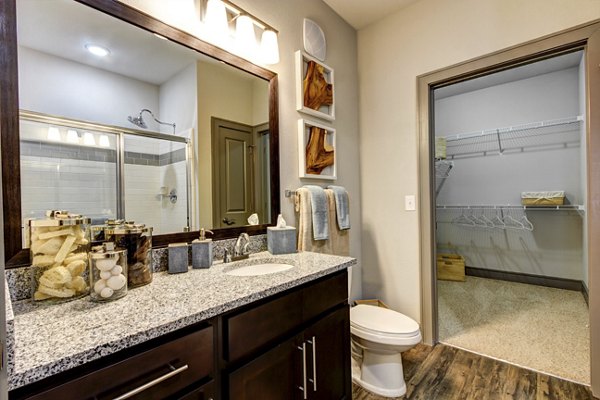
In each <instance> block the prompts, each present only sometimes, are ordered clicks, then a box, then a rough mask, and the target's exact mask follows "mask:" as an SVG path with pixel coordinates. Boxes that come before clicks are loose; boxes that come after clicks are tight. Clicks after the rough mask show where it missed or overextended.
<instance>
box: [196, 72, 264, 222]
mask: <svg viewBox="0 0 600 400" xmlns="http://www.w3.org/2000/svg"><path fill="white" fill-rule="evenodd" d="M197 73H198V75H197V81H198V139H197V141H198V143H197V146H195V147H196V151H197V154H198V162H197V164H196V165H197V166H198V167H197V169H196V170H197V171H196V174H197V178H198V187H199V188H200V193H199V196H198V198H199V200H200V202H199V208H200V210H199V221H200V227H205V228H209V227H213V226H214V224H213V222H212V219H213V218H212V195H213V194H212V155H211V149H212V142H211V131H212V126H211V117H217V118H220V119H225V120H228V121H234V122H239V123H241V124H246V125H252V122H253V106H252V104H253V98H254V94H253V88H254V85H253V80H250V79H246V78H245V77H242V76H240V75H239V74H238V73H237V72H236V71H230V70H229V69H228V68H224V66H223V65H222V64H213V63H206V62H201V61H200V62H198V63H197ZM266 99H267V98H266V97H265V98H263V100H262V103H267V100H266Z"/></svg>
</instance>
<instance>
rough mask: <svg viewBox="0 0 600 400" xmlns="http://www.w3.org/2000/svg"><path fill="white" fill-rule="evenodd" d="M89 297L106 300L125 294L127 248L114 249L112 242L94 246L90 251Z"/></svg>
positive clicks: (95, 299) (99, 300)
mask: <svg viewBox="0 0 600 400" xmlns="http://www.w3.org/2000/svg"><path fill="white" fill-rule="evenodd" d="M89 257H90V274H89V275H90V287H91V291H90V297H91V299H92V301H98V302H106V301H112V300H117V299H120V298H121V297H123V296H125V295H126V294H127V250H115V247H114V243H112V242H111V243H104V244H103V245H102V246H96V247H94V248H93V249H92V251H91V252H90V256H89Z"/></svg>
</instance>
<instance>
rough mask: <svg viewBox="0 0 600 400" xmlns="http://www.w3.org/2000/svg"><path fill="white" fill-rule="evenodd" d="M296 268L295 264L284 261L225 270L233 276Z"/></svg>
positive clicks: (273, 272) (256, 274)
mask: <svg viewBox="0 0 600 400" xmlns="http://www.w3.org/2000/svg"><path fill="white" fill-rule="evenodd" d="M292 268H294V266H293V265H290V264H284V263H264V264H254V265H248V266H246V267H240V268H236V269H232V270H231V271H228V272H225V274H227V275H233V276H259V275H268V274H275V273H277V272H283V271H287V270H288V269H292Z"/></svg>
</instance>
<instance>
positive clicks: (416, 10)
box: [358, 0, 600, 321]
mask: <svg viewBox="0 0 600 400" xmlns="http://www.w3.org/2000/svg"><path fill="white" fill-rule="evenodd" d="M599 17H600V1H597V0H552V1H549V0H528V1H522V0H486V1H481V0H453V1H447V0H421V1H419V2H416V3H414V4H412V5H411V6H409V7H407V8H404V9H402V10H400V11H399V12H397V13H395V14H393V15H390V16H388V17H386V18H385V19H384V20H382V21H380V22H378V23H376V24H373V25H371V26H369V27H367V28H365V29H362V30H361V31H359V33H358V53H359V57H358V69H359V83H360V86H359V88H360V90H359V98H360V105H359V108H360V143H361V147H360V157H361V168H360V177H361V186H362V189H361V203H362V207H363V214H362V215H363V232H362V240H363V245H362V246H363V247H362V255H363V258H364V260H368V262H364V263H363V294H364V295H365V297H370V296H377V297H380V298H382V299H383V300H384V301H386V302H387V303H388V304H389V305H390V306H391V307H392V308H394V309H397V310H400V311H401V312H403V313H405V314H407V315H409V316H411V317H412V318H414V319H416V320H419V321H420V317H421V300H420V285H421V283H420V266H419V233H420V232H419V218H418V217H419V215H418V212H411V211H404V207H403V204H404V196H405V195H407V194H418V171H417V161H418V148H417V141H418V131H417V128H418V126H417V91H416V89H417V84H416V77H417V76H418V75H421V74H424V73H427V72H430V71H433V70H436V69H440V68H444V67H446V66H449V65H453V64H456V63H459V62H462V61H466V60H469V59H471V58H474V57H477V56H481V55H484V54H487V53H491V52H494V51H497V50H500V49H503V48H505V47H508V46H512V45H516V44H519V43H522V42H525V41H528V40H532V39H535V38H538V37H541V36H544V35H547V34H550V33H553V32H556V31H559V30H563V29H566V28H569V27H572V26H574V25H578V24H581V23H584V22H587V21H590V20H593V19H596V18H599ZM417 204H419V202H418V200H417Z"/></svg>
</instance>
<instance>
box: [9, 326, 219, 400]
mask: <svg viewBox="0 0 600 400" xmlns="http://www.w3.org/2000/svg"><path fill="white" fill-rule="evenodd" d="M213 331H214V330H213V327H212V326H206V324H205V325H204V326H203V327H202V326H201V327H199V328H198V330H196V331H193V332H191V333H187V332H186V333H185V334H183V336H179V335H176V336H175V337H173V336H171V339H170V340H169V341H167V342H166V343H162V344H157V345H156V346H154V347H152V348H146V349H145V350H142V351H141V352H139V353H138V354H135V355H129V354H127V355H126V356H124V357H121V358H122V359H121V360H119V361H116V362H111V363H109V364H107V365H101V364H100V365H94V366H93V368H89V369H88V368H86V370H82V371H78V372H76V373H75V374H73V373H70V371H67V374H68V375H59V376H57V377H50V378H47V379H46V381H50V382H40V384H41V385H31V386H32V387H29V388H28V387H25V388H22V389H20V390H17V391H14V392H11V393H10V394H9V398H10V399H35V400H46V399H47V400H56V399H70V400H71V399H73V400H75V399H94V400H96V399H97V400H103V399H123V400H124V399H144V400H147V399H148V400H149V399H157V400H158V399H166V398H182V396H183V398H186V397H185V396H188V394H189V395H192V393H193V392H196V391H197V390H199V389H202V390H204V392H207V391H208V390H209V389H210V390H212V389H211V387H210V382H209V386H208V387H204V386H203V387H202V388H201V387H200V386H201V385H202V383H203V382H206V381H209V380H210V379H211V376H212V375H213V374H214V352H213V349H214V335H213ZM178 336H179V337H178ZM102 361H104V360H102V359H101V360H100V362H102ZM84 367H87V366H84ZM73 375H74V376H73ZM44 386H45V387H44ZM205 386H206V385H205ZM190 392H192V393H190ZM211 393H212V391H211ZM187 398H190V399H203V397H187ZM208 398H209V397H206V399H208Z"/></svg>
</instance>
